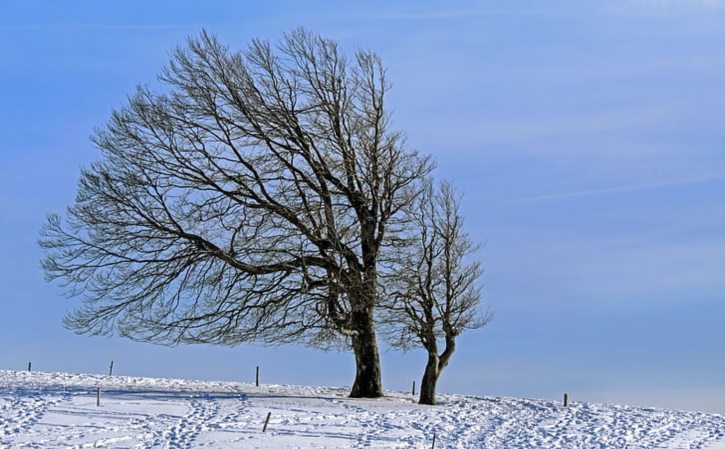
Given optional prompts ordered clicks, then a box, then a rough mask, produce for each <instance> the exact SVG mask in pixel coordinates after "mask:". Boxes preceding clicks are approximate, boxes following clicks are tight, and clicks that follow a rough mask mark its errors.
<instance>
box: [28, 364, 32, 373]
mask: <svg viewBox="0 0 725 449" xmlns="http://www.w3.org/2000/svg"><path fill="white" fill-rule="evenodd" d="M31 366H33V362H28V372H30V367H31Z"/></svg>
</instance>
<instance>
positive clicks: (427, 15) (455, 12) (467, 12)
mask: <svg viewBox="0 0 725 449" xmlns="http://www.w3.org/2000/svg"><path fill="white" fill-rule="evenodd" d="M564 12H565V11H561V10H557V9H553V8H552V9H546V8H532V9H511V8H506V9H504V8H492V9H449V10H438V11H418V12H403V13H390V14H383V15H381V16H378V17H377V18H379V19H383V20H437V19H466V18H474V17H488V16H539V15H551V14H561V13H564Z"/></svg>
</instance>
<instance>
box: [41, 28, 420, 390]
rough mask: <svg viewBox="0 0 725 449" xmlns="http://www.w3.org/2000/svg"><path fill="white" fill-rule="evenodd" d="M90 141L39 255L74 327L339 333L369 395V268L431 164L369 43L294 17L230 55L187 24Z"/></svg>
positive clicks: (281, 338)
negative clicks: (362, 46)
mask: <svg viewBox="0 0 725 449" xmlns="http://www.w3.org/2000/svg"><path fill="white" fill-rule="evenodd" d="M159 79H160V81H161V87H160V88H158V89H157V91H156V92H154V91H152V90H151V89H148V88H143V87H140V88H139V89H138V91H137V92H136V93H135V94H134V95H133V96H132V97H130V99H129V101H128V104H127V105H126V106H124V107H123V108H121V109H120V110H118V111H116V112H114V113H113V115H112V116H111V118H110V120H109V122H108V123H107V125H106V126H105V127H104V128H103V129H101V130H98V131H97V132H96V133H95V134H94V136H93V137H92V141H93V142H94V144H95V145H96V146H97V147H98V148H99V149H100V150H101V152H102V158H101V160H100V161H99V162H97V163H94V164H93V165H91V166H90V167H89V168H88V169H85V170H83V171H82V175H81V180H80V184H79V187H78V194H77V198H76V202H75V204H74V205H73V206H72V207H70V208H69V210H68V212H67V217H68V218H67V220H66V221H67V222H66V221H63V222H61V219H60V218H59V217H58V216H57V215H51V216H50V217H49V219H48V222H47V224H46V226H45V228H44V229H43V231H42V233H41V240H40V243H41V246H42V247H43V248H44V249H45V250H46V256H45V258H44V260H43V262H42V266H43V268H44V271H45V273H46V276H47V278H48V279H50V280H53V279H60V280H61V281H62V285H63V287H64V288H65V291H66V293H67V294H68V295H70V296H81V297H82V299H83V306H82V307H81V308H79V309H78V310H76V311H74V312H73V313H71V314H69V315H68V316H67V317H66V321H65V323H66V325H67V326H68V327H70V328H72V329H74V330H76V331H77V332H84V333H91V334H108V333H112V332H114V331H116V332H118V333H119V334H121V335H123V336H126V337H129V338H132V339H136V340H142V341H150V342H155V343H165V344H178V343H214V344H224V345H236V344H239V343H241V342H248V341H257V342H264V343H267V344H281V343H287V342H304V343H307V344H310V345H314V346H319V347H330V346H335V345H350V346H351V347H352V350H353V351H354V354H355V360H356V366H357V370H356V377H355V382H354V384H353V387H352V391H351V396H353V397H378V396H381V395H382V385H381V374H380V365H379V357H378V347H377V342H376V329H375V322H374V311H375V307H376V306H377V304H378V302H379V299H380V298H379V291H380V287H379V274H378V265H379V259H380V257H381V254H382V253H383V252H384V251H385V249H386V247H387V246H388V245H390V244H392V242H394V241H395V240H396V239H395V234H396V233H397V232H398V229H399V228H400V225H399V222H402V221H405V220H406V219H407V218H406V217H405V211H404V210H403V208H404V207H405V206H406V205H407V204H408V203H410V202H411V201H412V199H413V198H414V197H415V195H416V194H417V189H418V188H417V187H416V185H418V184H419V180H420V179H422V178H423V177H425V176H426V175H427V174H428V173H429V171H430V169H431V163H430V161H429V160H428V159H427V158H425V157H421V156H419V155H418V154H417V153H416V152H414V151H411V150H409V149H407V148H406V145H405V142H404V139H403V136H402V135H401V133H399V132H396V131H394V130H392V129H391V127H390V120H389V116H388V113H387V112H386V105H385V95H386V92H387V91H388V89H389V85H388V84H387V82H386V79H385V70H384V67H383V66H382V64H381V61H380V59H379V57H378V56H376V55H375V54H373V53H370V52H366V51H358V52H357V53H356V54H355V56H354V58H352V59H348V58H346V57H345V56H344V55H343V54H342V53H341V50H340V48H339V46H338V44H337V43H335V42H333V41H331V40H328V39H324V38H321V37H318V36H316V35H313V34H311V33H309V32H306V31H304V30H297V31H294V32H292V33H290V34H287V35H285V37H284V38H283V39H282V40H281V42H280V43H279V44H278V45H276V46H275V45H272V44H270V43H269V42H266V41H262V40H254V41H253V42H252V43H251V45H250V46H249V47H248V49H247V50H245V51H232V50H230V49H229V48H227V47H226V46H224V45H222V44H221V43H220V42H219V41H218V40H217V39H216V38H215V37H214V36H212V35H210V34H207V33H206V32H203V33H202V34H201V35H200V36H198V37H197V38H192V39H189V41H188V43H187V45H186V46H185V47H183V48H179V49H177V50H176V51H175V52H174V53H173V55H172V58H171V62H170V63H169V65H168V66H167V68H166V69H164V70H163V71H162V73H161V75H160V77H159Z"/></svg>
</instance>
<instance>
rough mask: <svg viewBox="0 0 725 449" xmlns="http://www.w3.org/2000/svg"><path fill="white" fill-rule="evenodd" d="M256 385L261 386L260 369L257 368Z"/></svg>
mask: <svg viewBox="0 0 725 449" xmlns="http://www.w3.org/2000/svg"><path fill="white" fill-rule="evenodd" d="M255 384H256V385H257V386H259V367H257V380H256V381H255Z"/></svg>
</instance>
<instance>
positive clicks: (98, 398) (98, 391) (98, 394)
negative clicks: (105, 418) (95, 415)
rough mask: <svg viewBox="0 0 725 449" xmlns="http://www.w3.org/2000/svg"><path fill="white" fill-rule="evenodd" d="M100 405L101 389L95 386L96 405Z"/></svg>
mask: <svg viewBox="0 0 725 449" xmlns="http://www.w3.org/2000/svg"><path fill="white" fill-rule="evenodd" d="M100 406H101V389H100V388H96V407H100Z"/></svg>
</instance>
